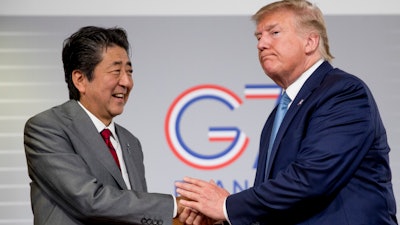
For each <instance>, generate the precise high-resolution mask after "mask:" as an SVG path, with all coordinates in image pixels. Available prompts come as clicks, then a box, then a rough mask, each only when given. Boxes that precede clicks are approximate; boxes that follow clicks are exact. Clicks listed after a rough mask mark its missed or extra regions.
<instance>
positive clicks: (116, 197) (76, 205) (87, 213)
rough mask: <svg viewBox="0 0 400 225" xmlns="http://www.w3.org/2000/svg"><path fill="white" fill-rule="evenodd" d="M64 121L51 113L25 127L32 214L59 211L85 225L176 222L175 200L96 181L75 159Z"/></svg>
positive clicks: (161, 195) (83, 161)
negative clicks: (30, 180)
mask: <svg viewBox="0 0 400 225" xmlns="http://www.w3.org/2000/svg"><path fill="white" fill-rule="evenodd" d="M63 119H64V118H59V116H55V115H54V114H52V113H51V111H47V113H42V114H39V116H36V117H33V118H32V119H30V120H29V121H28V122H27V123H26V125H25V130H24V145H25V153H26V157H27V164H28V171H29V176H30V178H31V179H32V183H31V187H32V192H31V193H33V195H32V196H31V200H32V204H33V205H34V206H35V207H33V208H34V209H36V207H38V208H37V209H40V207H41V208H42V209H43V210H41V211H37V212H36V214H35V217H36V216H38V217H51V216H52V213H54V212H55V210H54V207H56V208H61V209H62V210H61V211H63V212H65V214H67V215H68V216H69V217H73V218H74V219H76V220H78V221H81V222H84V223H85V222H86V223H88V222H90V223H93V222H95V223H96V224H103V223H105V224H142V223H143V219H145V220H152V219H157V220H161V221H163V224H171V223H172V213H173V207H174V203H173V197H172V196H171V195H167V194H158V193H147V192H141V191H134V190H121V189H120V188H118V186H115V185H110V184H107V183H103V182H101V181H100V179H98V177H96V176H94V175H93V173H92V172H91V170H90V168H89V167H88V165H87V163H88V162H86V161H85V160H84V158H82V157H81V156H80V155H79V154H77V149H76V146H74V145H73V144H72V143H71V139H70V138H71V136H70V134H69V133H68V131H67V130H68V129H70V127H69V126H71V124H68V123H65V122H61V121H64V120H63ZM140 151H141V149H140ZM143 176H144V174H143ZM46 202H47V203H48V202H50V203H52V204H53V203H54V205H50V204H47V203H46ZM45 203H46V204H47V205H46V204H45ZM44 206H49V207H48V208H47V209H46V208H45V207H44ZM50 206H51V207H53V208H50ZM34 213H35V212H34Z"/></svg>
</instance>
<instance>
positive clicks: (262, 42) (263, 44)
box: [257, 35, 269, 51]
mask: <svg viewBox="0 0 400 225" xmlns="http://www.w3.org/2000/svg"><path fill="white" fill-rule="evenodd" d="M267 39H268V38H267V37H266V35H261V36H260V37H259V39H258V42H257V49H258V50H259V51H262V50H264V49H266V48H268V46H269V42H268V40H267Z"/></svg>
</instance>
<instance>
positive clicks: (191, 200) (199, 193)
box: [175, 177, 229, 225]
mask: <svg viewBox="0 0 400 225" xmlns="http://www.w3.org/2000/svg"><path fill="white" fill-rule="evenodd" d="M175 185H176V187H177V190H176V191H177V193H178V194H179V195H180V197H178V206H179V209H178V213H179V221H181V222H183V223H184V224H189V225H192V224H193V225H211V224H215V223H218V222H221V221H225V220H226V218H225V215H224V209H223V208H224V202H225V200H226V198H227V197H228V196H229V192H228V191H227V190H225V189H223V188H221V187H219V186H218V185H217V184H216V183H215V182H214V181H213V180H211V181H210V182H207V181H203V180H200V179H196V178H191V177H185V178H184V179H183V182H176V183H175Z"/></svg>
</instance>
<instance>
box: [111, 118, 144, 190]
mask: <svg viewBox="0 0 400 225" xmlns="http://www.w3.org/2000/svg"><path fill="white" fill-rule="evenodd" d="M115 130H116V132H117V135H118V138H119V141H120V143H121V150H122V154H123V157H124V161H125V166H126V170H127V172H128V177H129V182H130V184H131V188H132V189H133V190H137V191H145V189H143V185H145V183H143V182H142V181H140V180H141V179H142V176H141V174H139V173H140V172H139V171H140V170H139V169H138V168H137V165H142V161H141V160H140V159H139V158H137V156H138V154H135V152H139V151H141V150H140V149H136V147H135V145H134V144H133V143H130V140H131V139H130V138H129V137H128V134H127V133H126V131H125V130H124V129H122V128H121V127H120V126H119V125H118V124H115ZM136 164H137V165H136ZM135 181H140V182H135Z"/></svg>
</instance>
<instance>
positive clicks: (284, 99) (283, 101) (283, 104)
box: [265, 92, 292, 171]
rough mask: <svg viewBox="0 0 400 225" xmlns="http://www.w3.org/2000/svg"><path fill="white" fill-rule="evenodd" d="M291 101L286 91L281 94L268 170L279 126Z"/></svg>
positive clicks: (270, 145)
mask: <svg viewBox="0 0 400 225" xmlns="http://www.w3.org/2000/svg"><path fill="white" fill-rule="evenodd" d="M291 101H292V100H291V99H290V98H289V96H288V95H287V94H286V92H284V93H283V95H282V96H281V98H280V100H279V105H278V109H277V111H276V114H275V120H274V125H273V127H272V132H271V137H270V139H269V145H268V153H267V154H268V155H267V164H266V167H265V170H266V171H267V169H268V164H269V160H270V157H271V151H272V146H273V145H274V141H275V137H276V134H277V133H278V130H279V127H280V126H281V123H282V120H283V117H285V114H286V111H287V109H288V105H289V103H290V102H291Z"/></svg>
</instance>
